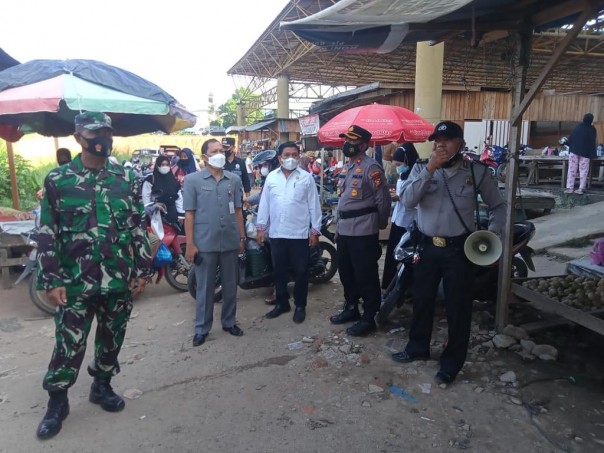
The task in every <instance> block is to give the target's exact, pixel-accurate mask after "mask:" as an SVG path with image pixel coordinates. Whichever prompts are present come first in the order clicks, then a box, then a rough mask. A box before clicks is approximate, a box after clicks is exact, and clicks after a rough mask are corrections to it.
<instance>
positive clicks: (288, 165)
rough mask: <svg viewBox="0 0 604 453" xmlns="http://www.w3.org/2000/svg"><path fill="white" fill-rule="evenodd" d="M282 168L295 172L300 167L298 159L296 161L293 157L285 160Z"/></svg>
mask: <svg viewBox="0 0 604 453" xmlns="http://www.w3.org/2000/svg"><path fill="white" fill-rule="evenodd" d="M281 166H282V167H283V168H285V169H286V170H294V169H295V168H296V167H297V166H298V159H294V158H293V157H288V158H287V159H283V161H282V162H281Z"/></svg>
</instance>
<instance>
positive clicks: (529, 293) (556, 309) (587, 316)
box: [512, 282, 604, 335]
mask: <svg viewBox="0 0 604 453" xmlns="http://www.w3.org/2000/svg"><path fill="white" fill-rule="evenodd" d="M512 293H514V294H515V295H516V296H518V297H521V298H523V299H525V300H527V301H529V302H530V303H531V305H533V306H534V307H536V308H538V309H539V310H542V311H545V312H548V313H554V314H557V315H560V316H562V317H563V318H566V319H568V320H569V321H572V322H574V323H576V324H580V325H582V326H583V327H587V328H588V329H590V330H593V331H594V332H597V333H599V334H600V335H604V320H602V319H600V318H598V317H596V316H595V315H596V314H601V313H602V312H604V310H597V311H594V312H586V311H581V310H578V309H576V308H573V307H570V306H568V305H565V304H563V303H562V302H558V301H557V300H554V299H552V298H550V297H547V296H545V295H543V294H541V293H538V292H537V291H533V290H532V289H529V288H526V287H524V286H522V285H521V284H519V283H514V282H512Z"/></svg>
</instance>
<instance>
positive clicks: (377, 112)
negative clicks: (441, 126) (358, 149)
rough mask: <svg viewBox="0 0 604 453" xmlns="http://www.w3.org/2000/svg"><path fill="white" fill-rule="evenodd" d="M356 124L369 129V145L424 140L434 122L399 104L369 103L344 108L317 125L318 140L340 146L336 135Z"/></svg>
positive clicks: (341, 142) (340, 139) (432, 129)
mask: <svg viewBox="0 0 604 453" xmlns="http://www.w3.org/2000/svg"><path fill="white" fill-rule="evenodd" d="M353 124H356V125H357V126H361V127H362V128H363V129H367V130H368V131H369V132H371V135H372V137H371V144H372V145H385V144H388V143H391V142H399V143H400V142H414V143H417V142H425V141H426V140H427V139H428V136H429V135H430V134H431V133H432V132H433V131H434V125H433V124H432V123H430V122H429V121H427V120H425V119H424V118H422V117H421V116H419V115H418V114H416V113H414V112H412V111H411V110H408V109H406V108H403V107H399V106H396V105H385V104H370V105H363V106H361V107H355V108H352V109H348V110H345V111H344V112H342V113H340V114H338V115H336V116H334V117H333V118H332V119H331V120H329V121H328V122H327V123H325V124H324V125H323V127H321V128H320V129H319V143H321V144H323V145H331V146H341V145H343V144H344V139H342V138H340V137H339V135H340V134H342V133H344V132H346V131H347V130H348V128H349V127H350V126H351V125H353Z"/></svg>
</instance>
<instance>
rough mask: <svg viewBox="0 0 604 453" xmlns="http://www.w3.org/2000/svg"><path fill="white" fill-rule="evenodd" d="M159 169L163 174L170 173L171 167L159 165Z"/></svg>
mask: <svg viewBox="0 0 604 453" xmlns="http://www.w3.org/2000/svg"><path fill="white" fill-rule="evenodd" d="M158 171H159V172H160V173H161V174H162V175H167V174H168V173H170V167H159V168H158Z"/></svg>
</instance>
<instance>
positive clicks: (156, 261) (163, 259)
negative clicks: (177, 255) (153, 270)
mask: <svg viewBox="0 0 604 453" xmlns="http://www.w3.org/2000/svg"><path fill="white" fill-rule="evenodd" d="M171 262H172V252H170V249H169V248H168V246H167V245H166V244H164V243H163V242H162V243H161V244H160V245H159V249H158V250H157V253H156V254H155V257H154V258H153V265H154V266H155V267H158V268H159V267H164V266H167V265H168V264H170V263H171Z"/></svg>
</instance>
